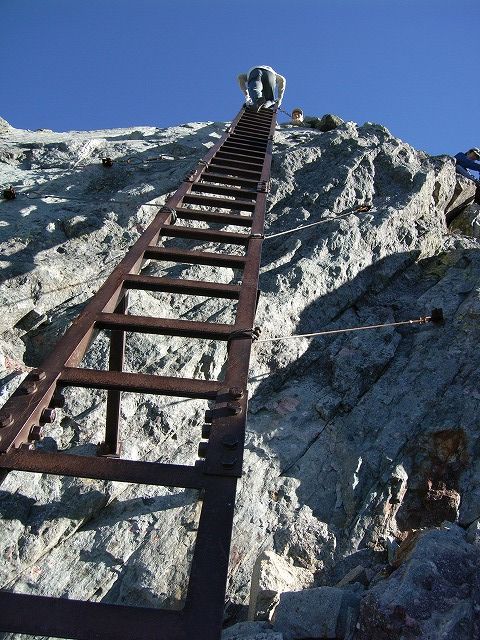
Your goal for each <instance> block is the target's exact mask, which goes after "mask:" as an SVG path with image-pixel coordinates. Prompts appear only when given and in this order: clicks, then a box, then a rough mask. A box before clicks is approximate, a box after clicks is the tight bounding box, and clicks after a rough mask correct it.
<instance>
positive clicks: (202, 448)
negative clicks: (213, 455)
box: [198, 442, 208, 458]
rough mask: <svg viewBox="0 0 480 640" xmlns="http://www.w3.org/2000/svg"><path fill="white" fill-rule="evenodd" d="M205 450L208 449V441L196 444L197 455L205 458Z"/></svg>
mask: <svg viewBox="0 0 480 640" xmlns="http://www.w3.org/2000/svg"><path fill="white" fill-rule="evenodd" d="M207 450H208V442H200V444H199V445H198V457H199V458H206V457H207Z"/></svg>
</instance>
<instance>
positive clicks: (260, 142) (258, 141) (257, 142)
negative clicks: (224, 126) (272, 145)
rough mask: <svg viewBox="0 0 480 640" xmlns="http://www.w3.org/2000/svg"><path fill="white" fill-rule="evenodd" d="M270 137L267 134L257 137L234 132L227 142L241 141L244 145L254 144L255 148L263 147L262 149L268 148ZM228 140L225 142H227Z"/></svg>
mask: <svg viewBox="0 0 480 640" xmlns="http://www.w3.org/2000/svg"><path fill="white" fill-rule="evenodd" d="M268 137H269V136H268V135H267V134H265V135H264V136H258V135H257V136H256V135H251V134H249V133H242V132H241V131H234V132H232V133H231V134H230V135H229V136H228V138H227V140H238V141H240V140H241V141H243V143H244V144H252V145H254V146H261V147H262V148H266V147H267V143H268ZM227 140H226V141H225V142H227Z"/></svg>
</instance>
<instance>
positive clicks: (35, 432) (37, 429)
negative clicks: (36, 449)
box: [28, 424, 42, 441]
mask: <svg viewBox="0 0 480 640" xmlns="http://www.w3.org/2000/svg"><path fill="white" fill-rule="evenodd" d="M41 437H42V427H41V426H40V425H38V424H36V425H34V426H33V427H32V428H31V429H30V433H29V434H28V439H29V440H30V441H37V440H40V438H41Z"/></svg>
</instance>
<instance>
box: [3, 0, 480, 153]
mask: <svg viewBox="0 0 480 640" xmlns="http://www.w3.org/2000/svg"><path fill="white" fill-rule="evenodd" d="M0 8H1V14H0V15H1V24H2V31H1V38H0V77H1V85H2V91H1V96H2V98H1V100H0V116H2V117H3V118H5V119H6V120H8V121H9V122H10V123H11V124H12V125H14V126H16V127H18V128H24V129H37V128H49V129H54V130H57V131H67V130H72V129H75V130H84V129H102V128H112V127H127V126H135V125H155V126H159V127H165V126H170V125H174V124H180V123H184V122H192V121H205V120H215V121H225V120H229V119H231V118H232V117H233V116H234V115H235V114H236V112H237V111H238V109H239V107H240V105H241V102H242V94H241V93H240V90H239V88H238V86H237V83H236V77H237V75H238V73H240V72H242V71H246V70H247V69H248V68H249V67H251V66H254V65H256V64H269V65H271V66H273V67H274V68H275V69H276V70H277V71H278V72H279V73H281V74H282V75H285V76H286V78H287V90H286V93H285V97H284V102H283V107H284V108H285V109H286V110H291V109H292V108H293V107H294V106H301V107H302V108H303V109H304V111H305V113H307V114H311V115H322V114H324V113H336V114H338V115H340V116H341V117H342V118H344V119H346V120H354V121H355V122H358V123H363V122H366V121H371V122H379V123H381V124H384V125H385V126H387V127H388V128H389V129H390V131H391V132H392V133H393V134H394V135H396V136H398V137H400V138H402V139H403V140H405V141H407V142H409V143H410V144H412V145H413V146H415V147H417V148H420V149H424V150H426V151H427V152H429V153H432V154H440V153H450V154H454V153H456V152H457V151H459V150H464V149H466V148H468V147H470V146H480V127H479V124H478V120H479V118H480V81H479V69H480V62H479V49H478V42H479V36H478V34H479V31H480V2H479V1H478V0H289V1H288V2H287V1H286V0H256V1H254V0H241V1H238V0H0ZM282 118H284V116H282V117H281V119H282Z"/></svg>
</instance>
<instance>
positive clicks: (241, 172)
mask: <svg viewBox="0 0 480 640" xmlns="http://www.w3.org/2000/svg"><path fill="white" fill-rule="evenodd" d="M209 166H210V168H211V169H213V170H214V171H215V173H225V174H227V175H230V174H232V173H234V174H235V176H242V177H243V178H254V177H256V179H257V182H258V180H260V177H261V175H262V172H261V169H259V170H258V171H251V170H250V169H243V168H242V169H241V168H237V169H235V168H232V167H229V166H228V165H225V164H224V163H223V162H222V161H221V160H220V159H219V160H218V163H214V161H213V160H212V161H211V163H210V165H209Z"/></svg>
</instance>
